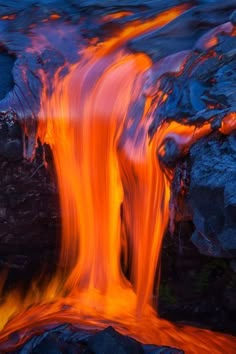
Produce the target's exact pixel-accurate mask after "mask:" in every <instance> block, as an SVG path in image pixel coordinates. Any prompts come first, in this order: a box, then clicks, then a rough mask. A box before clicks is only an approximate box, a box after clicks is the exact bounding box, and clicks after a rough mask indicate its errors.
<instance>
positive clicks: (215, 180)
mask: <svg viewBox="0 0 236 354" xmlns="http://www.w3.org/2000/svg"><path fill="white" fill-rule="evenodd" d="M190 160H191V172H190V190H189V202H190V205H191V207H192V213H193V223H194V225H195V227H196V230H195V232H194V234H193V236H192V241H193V243H194V244H195V245H196V246H197V247H198V248H199V250H200V252H201V253H203V254H205V255H212V256H222V257H234V256H235V255H236V238H235V234H236V197H235V190H236V169H235V166H236V135H235V134H231V136H228V137H223V136H218V137H217V139H216V138H211V139H208V140H207V139H205V140H202V141H199V142H198V143H196V144H195V145H194V146H193V147H192V149H191V150H190Z"/></svg>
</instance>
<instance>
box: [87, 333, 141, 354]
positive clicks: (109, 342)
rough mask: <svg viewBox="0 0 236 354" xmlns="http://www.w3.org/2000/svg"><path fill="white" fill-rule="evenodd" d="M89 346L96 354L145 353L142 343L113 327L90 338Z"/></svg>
mask: <svg viewBox="0 0 236 354" xmlns="http://www.w3.org/2000/svg"><path fill="white" fill-rule="evenodd" d="M88 347H89V349H91V350H92V351H93V352H94V353H96V354H111V353H113V354H143V353H144V351H143V348H142V346H141V344H140V343H138V342H136V341H135V340H134V339H132V338H129V337H126V336H122V335H121V334H119V333H118V332H116V331H115V330H114V329H113V328H112V327H108V328H106V329H104V331H101V332H99V333H97V334H95V335H94V336H92V337H90V338H89V340H88Z"/></svg>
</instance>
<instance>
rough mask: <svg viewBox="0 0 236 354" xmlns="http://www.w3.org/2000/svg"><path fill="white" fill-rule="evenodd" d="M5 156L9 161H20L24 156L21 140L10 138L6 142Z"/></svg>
mask: <svg viewBox="0 0 236 354" xmlns="http://www.w3.org/2000/svg"><path fill="white" fill-rule="evenodd" d="M3 156H4V157H5V158H7V159H8V160H9V161H18V160H20V159H21V158H22V157H23V148H22V143H21V141H20V140H16V139H14V140H9V141H8V142H7V143H6V144H5V148H4V152H3Z"/></svg>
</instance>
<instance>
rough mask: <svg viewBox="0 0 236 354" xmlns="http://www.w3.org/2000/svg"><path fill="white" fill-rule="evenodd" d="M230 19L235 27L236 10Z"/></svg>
mask: <svg viewBox="0 0 236 354" xmlns="http://www.w3.org/2000/svg"><path fill="white" fill-rule="evenodd" d="M229 19H230V21H231V22H232V24H233V25H236V10H235V11H234V12H232V14H231V15H230V18H229Z"/></svg>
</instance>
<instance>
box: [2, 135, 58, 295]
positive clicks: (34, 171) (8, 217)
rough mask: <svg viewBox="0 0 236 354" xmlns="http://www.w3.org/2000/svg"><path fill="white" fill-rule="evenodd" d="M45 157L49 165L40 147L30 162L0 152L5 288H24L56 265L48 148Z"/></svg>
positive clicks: (54, 198) (54, 207)
mask: <svg viewBox="0 0 236 354" xmlns="http://www.w3.org/2000/svg"><path fill="white" fill-rule="evenodd" d="M0 132H1V130H0ZM46 158H47V161H48V162H49V168H48V169H45V167H44V164H43V161H42V153H40V150H38V152H37V155H36V159H35V160H34V161H33V162H29V161H26V160H22V159H19V160H17V161H15V160H13V161H12V160H9V159H7V158H6V157H4V158H3V157H1V156H0V176H1V178H0V270H1V271H5V270H7V272H8V278H7V282H6V284H5V290H7V289H8V288H9V287H10V288H12V287H16V286H20V287H21V286H23V287H24V288H27V287H29V286H30V284H31V281H32V279H33V278H36V277H37V278H38V276H39V275H40V274H41V272H42V271H44V272H45V274H48V275H49V276H50V274H52V273H53V271H54V270H55V267H56V260H57V256H58V248H59V235H60V222H59V204H58V192H57V189H56V185H55V180H56V179H55V175H54V172H53V169H52V166H53V163H52V159H51V154H50V151H48V150H47V154H46ZM48 259H50V262H48ZM45 281H46V279H45Z"/></svg>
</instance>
